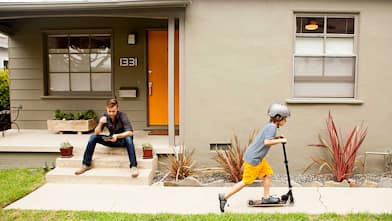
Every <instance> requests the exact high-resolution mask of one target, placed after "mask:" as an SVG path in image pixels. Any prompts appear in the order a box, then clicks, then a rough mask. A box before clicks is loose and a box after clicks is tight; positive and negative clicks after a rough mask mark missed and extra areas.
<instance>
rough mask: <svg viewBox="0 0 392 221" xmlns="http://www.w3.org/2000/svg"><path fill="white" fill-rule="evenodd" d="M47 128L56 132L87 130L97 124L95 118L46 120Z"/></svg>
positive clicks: (80, 131) (79, 132)
mask: <svg viewBox="0 0 392 221" xmlns="http://www.w3.org/2000/svg"><path fill="white" fill-rule="evenodd" d="M47 125H48V130H50V131H56V132H64V131H71V132H78V134H81V133H82V132H87V131H91V130H93V129H94V128H95V127H96V126H97V121H96V120H95V119H90V120H48V121H47Z"/></svg>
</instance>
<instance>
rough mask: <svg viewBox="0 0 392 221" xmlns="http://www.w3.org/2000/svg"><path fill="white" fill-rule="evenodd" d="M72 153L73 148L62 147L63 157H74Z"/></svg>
mask: <svg viewBox="0 0 392 221" xmlns="http://www.w3.org/2000/svg"><path fill="white" fill-rule="evenodd" d="M72 151H73V147H61V148H60V154H61V157H64V158H66V157H72V156H73V155H72Z"/></svg>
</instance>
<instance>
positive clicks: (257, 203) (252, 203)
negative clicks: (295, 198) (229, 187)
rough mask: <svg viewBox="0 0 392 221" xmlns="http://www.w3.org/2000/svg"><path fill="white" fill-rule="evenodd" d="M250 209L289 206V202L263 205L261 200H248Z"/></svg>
mask: <svg viewBox="0 0 392 221" xmlns="http://www.w3.org/2000/svg"><path fill="white" fill-rule="evenodd" d="M248 206H250V207H281V206H287V202H285V201H280V202H279V203H262V202H261V200H248Z"/></svg>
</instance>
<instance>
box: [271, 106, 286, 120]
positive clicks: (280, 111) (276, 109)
mask: <svg viewBox="0 0 392 221" xmlns="http://www.w3.org/2000/svg"><path fill="white" fill-rule="evenodd" d="M277 115H279V116H280V117H282V118H283V117H289V116H290V111H289V108H288V107H287V106H286V105H284V104H278V103H274V104H271V105H270V106H269V108H268V116H270V117H276V116H277Z"/></svg>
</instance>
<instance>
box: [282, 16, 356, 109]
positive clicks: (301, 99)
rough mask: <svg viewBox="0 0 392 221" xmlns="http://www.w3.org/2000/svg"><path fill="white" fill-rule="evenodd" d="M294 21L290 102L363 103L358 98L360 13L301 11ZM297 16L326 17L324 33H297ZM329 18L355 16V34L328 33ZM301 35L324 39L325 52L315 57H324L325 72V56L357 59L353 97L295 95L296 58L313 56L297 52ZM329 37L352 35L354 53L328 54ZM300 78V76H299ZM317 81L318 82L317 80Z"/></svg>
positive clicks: (288, 100)
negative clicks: (298, 39)
mask: <svg viewBox="0 0 392 221" xmlns="http://www.w3.org/2000/svg"><path fill="white" fill-rule="evenodd" d="M293 17H294V19H293V20H294V21H293V27H294V39H293V53H292V55H293V57H292V83H291V85H292V92H291V94H292V99H287V102H288V103H346V102H348V103H362V101H360V100H358V73H359V72H358V37H359V36H358V33H359V32H358V27H359V14H358V13H344V14H343V13H338V14H334V13H312V12H309V13H308V12H301V13H297V12H295V13H294V16H293ZM297 17H322V18H323V19H324V30H323V33H297V30H296V27H297V26H296V25H297V24H296V22H297ZM327 18H354V34H328V33H327V23H326V21H327ZM301 36H306V37H321V38H322V39H323V53H322V55H320V54H317V55H314V56H315V57H321V58H322V59H323V61H322V62H323V64H322V66H323V67H322V68H323V72H324V70H325V68H324V66H325V58H329V57H332V58H333V57H348V58H349V57H352V58H354V59H355V61H354V72H353V75H354V76H353V78H354V79H353V84H354V85H353V97H311V96H301V97H299V96H297V97H296V95H295V83H296V82H297V83H298V81H296V80H295V79H296V76H295V58H296V57H297V58H298V57H312V56H310V55H304V54H296V51H295V50H296V43H297V38H298V37H301ZM328 37H352V38H353V54H352V55H347V56H346V55H344V56H342V55H332V54H326V52H325V50H326V47H325V44H326V39H327V38H328ZM297 78H298V77H297ZM321 82H322V81H321ZM315 83H316V82H315Z"/></svg>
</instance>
